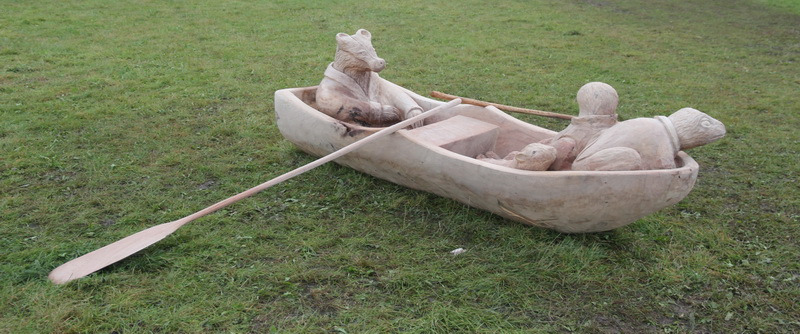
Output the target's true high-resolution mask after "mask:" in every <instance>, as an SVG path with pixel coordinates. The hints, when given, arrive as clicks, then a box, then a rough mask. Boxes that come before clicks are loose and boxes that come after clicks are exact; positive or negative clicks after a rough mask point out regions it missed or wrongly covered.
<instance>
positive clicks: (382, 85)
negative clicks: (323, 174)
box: [316, 29, 422, 127]
mask: <svg viewBox="0 0 800 334" xmlns="http://www.w3.org/2000/svg"><path fill="white" fill-rule="evenodd" d="M336 42H337V47H336V56H335V58H334V61H333V63H331V64H330V65H328V68H327V69H326V70H325V78H323V79H322V82H320V84H319V88H318V89H317V95H316V96H317V106H318V108H319V109H320V110H321V111H322V112H324V113H325V114H327V115H329V116H331V117H333V118H336V119H338V120H341V121H345V122H352V123H357V124H360V125H363V126H388V125H391V124H393V123H396V122H398V121H400V120H403V119H407V118H411V117H414V116H416V115H419V114H420V113H422V108H421V107H420V106H419V105H418V104H417V103H416V102H415V101H414V100H413V99H412V98H411V97H410V96H409V95H408V94H406V92H405V91H404V90H403V89H402V88H400V87H399V86H397V85H395V84H393V83H391V82H389V81H387V80H384V79H382V78H381V77H379V76H378V72H380V71H382V70H383V69H384V68H385V67H386V61H385V60H383V59H382V58H380V57H378V55H377V53H376V52H375V48H374V47H373V46H372V35H371V34H370V32H369V31H367V30H364V29H359V30H358V31H357V32H356V33H355V34H354V35H348V34H345V33H339V34H337V35H336ZM420 125H422V124H421V123H420V124H415V125H414V127H416V126H420Z"/></svg>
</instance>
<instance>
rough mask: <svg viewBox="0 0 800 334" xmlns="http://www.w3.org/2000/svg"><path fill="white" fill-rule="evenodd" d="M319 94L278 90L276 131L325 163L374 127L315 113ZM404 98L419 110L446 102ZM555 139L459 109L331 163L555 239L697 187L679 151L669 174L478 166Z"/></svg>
mask: <svg viewBox="0 0 800 334" xmlns="http://www.w3.org/2000/svg"><path fill="white" fill-rule="evenodd" d="M315 92H316V87H305V88H291V89H283V90H279V91H276V92H275V113H276V117H277V124H278V129H279V130H280V132H281V134H282V135H283V136H284V137H285V138H286V139H287V140H289V141H290V142H292V143H294V144H295V145H296V146H297V147H299V148H300V149H301V150H303V151H305V152H307V153H309V154H311V155H314V156H323V155H326V154H329V153H331V152H333V151H335V150H337V149H339V148H342V147H344V146H346V145H348V144H350V143H353V142H355V141H357V140H359V139H361V138H364V137H366V136H368V135H369V134H371V133H374V132H377V131H378V130H380V128H369V127H363V126H359V125H355V124H350V123H345V122H341V121H338V120H336V119H333V118H331V117H329V116H327V115H325V114H323V113H322V112H319V111H318V110H316V109H315V107H314V106H315ZM408 93H409V94H410V95H411V96H412V97H413V98H414V99H415V100H416V102H417V103H418V104H419V105H420V106H421V107H423V109H425V110H429V109H431V108H433V107H435V106H437V105H439V104H442V102H439V101H435V100H432V99H428V98H426V97H423V96H420V95H417V94H414V93H413V92H410V91H408ZM554 134H556V132H554V131H551V130H548V129H545V128H542V127H538V126H535V125H532V124H529V123H525V122H523V121H520V120H518V119H516V118H514V117H511V116H509V115H507V114H505V113H504V112H502V111H500V110H498V109H496V108H494V107H485V108H484V107H478V106H473V105H465V104H462V105H459V106H456V107H454V108H451V109H449V110H446V111H443V112H442V113H440V114H438V115H436V116H432V117H430V118H428V119H427V120H426V123H425V126H423V127H419V128H416V129H406V130H400V131H398V132H396V133H394V134H392V135H389V136H387V137H384V138H381V139H379V140H377V141H375V142H373V143H371V144H368V145H366V146H364V147H362V148H360V149H358V150H357V151H355V152H352V153H350V154H348V155H345V156H343V157H341V158H339V159H337V160H335V162H336V163H339V164H341V165H344V166H348V167H351V168H353V169H356V170H358V171H361V172H364V173H367V174H370V175H373V176H375V177H378V178H381V179H384V180H388V181H390V182H393V183H396V184H399V185H402V186H406V187H409V188H413V189H418V190H423V191H427V192H430V193H434V194H437V195H440V196H444V197H448V198H452V199H454V200H457V201H459V202H462V203H465V204H467V205H470V206H472V207H476V208H480V209H483V210H487V211H490V212H493V213H495V214H498V215H500V216H503V217H506V218H508V219H511V220H515V221H519V222H522V223H525V224H529V225H533V226H538V227H543V228H549V229H553V230H556V231H560V232H567V233H582V232H598V231H607V230H611V229H615V228H618V227H621V226H625V225H627V224H630V223H631V222H634V221H636V220H637V219H639V218H642V217H644V216H646V215H648V214H651V213H653V212H655V211H658V210H660V209H662V208H664V207H667V206H670V205H673V204H675V203H677V202H679V201H680V200H681V199H683V198H684V197H685V196H686V195H687V194H688V193H689V191H691V189H692V187H693V186H694V183H695V180H696V179H697V171H698V169H699V166H698V165H697V162H696V161H694V159H692V158H691V157H690V156H689V155H687V154H686V153H684V152H679V153H678V155H677V158H676V162H677V164H678V167H677V168H674V169H663V170H646V171H614V172H606V171H590V172H585V171H580V172H579V171H557V172H554V171H525V170H518V169H513V168H508V167H503V166H499V165H494V164H491V163H487V162H483V161H480V160H477V159H474V158H473V157H475V156H476V155H477V154H479V153H484V152H486V151H489V150H493V151H494V152H496V153H497V154H498V155H500V156H504V155H506V154H507V153H508V152H510V151H513V150H519V149H520V148H522V147H524V146H525V145H527V144H530V143H533V142H538V141H540V140H542V139H544V138H547V137H551V136H553V135H554Z"/></svg>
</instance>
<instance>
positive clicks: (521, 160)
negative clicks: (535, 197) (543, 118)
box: [477, 143, 556, 171]
mask: <svg viewBox="0 0 800 334" xmlns="http://www.w3.org/2000/svg"><path fill="white" fill-rule="evenodd" d="M477 159H479V160H483V161H486V162H489V163H493V164H495V165H501V166H505V167H510V168H517V169H524V170H533V171H542V170H546V169H547V167H548V166H550V164H552V163H553V160H555V159H556V149H555V148H554V147H552V146H550V145H545V144H541V143H533V144H530V145H528V146H525V148H523V149H522V150H521V151H513V152H511V153H509V154H508V155H506V157H505V158H502V159H501V158H500V156H498V155H497V154H495V153H494V152H491V151H490V152H487V153H486V155H479V156H478V157H477Z"/></svg>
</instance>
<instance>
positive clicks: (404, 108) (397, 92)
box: [378, 77, 423, 128]
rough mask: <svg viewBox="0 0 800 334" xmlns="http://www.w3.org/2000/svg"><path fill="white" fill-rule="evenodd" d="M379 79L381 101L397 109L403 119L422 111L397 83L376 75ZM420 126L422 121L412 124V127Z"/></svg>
mask: <svg viewBox="0 0 800 334" xmlns="http://www.w3.org/2000/svg"><path fill="white" fill-rule="evenodd" d="M378 78H379V79H380V81H381V93H380V94H381V101H386V103H387V104H389V105H392V106H394V107H396V108H397V109H399V110H400V111H401V113H402V118H403V119H409V118H411V117H414V116H417V115H419V114H421V113H422V112H423V110H422V107H420V106H419V104H417V102H416V101H414V99H412V98H411V96H409V95H408V94H407V93H406V92H405V90H403V88H401V87H400V86H398V85H397V84H395V83H393V82H391V81H389V80H386V79H383V78H380V77H378ZM418 126H422V121H420V122H419V123H417V124H414V125H412V126H411V127H412V128H416V127H418Z"/></svg>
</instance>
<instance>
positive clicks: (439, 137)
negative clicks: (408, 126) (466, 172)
mask: <svg viewBox="0 0 800 334" xmlns="http://www.w3.org/2000/svg"><path fill="white" fill-rule="evenodd" d="M406 133H408V134H409V135H411V136H413V137H414V138H415V139H417V140H420V141H424V142H427V143H431V144H433V145H436V146H439V147H441V148H444V149H447V150H450V151H452V152H455V153H458V154H462V155H465V156H468V157H471V158H474V157H475V156H477V155H478V154H482V153H486V152H487V151H492V150H494V145H495V142H496V141H497V136H498V134H499V133H500V128H499V127H498V126H497V125H494V124H491V123H487V122H484V121H481V120H477V119H475V118H472V117H467V116H461V115H458V116H454V117H451V118H448V119H446V120H443V121H440V122H436V123H433V124H429V125H426V126H423V127H419V128H416V129H412V130H407V132H406Z"/></svg>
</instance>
